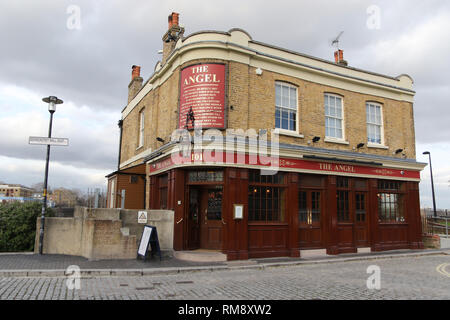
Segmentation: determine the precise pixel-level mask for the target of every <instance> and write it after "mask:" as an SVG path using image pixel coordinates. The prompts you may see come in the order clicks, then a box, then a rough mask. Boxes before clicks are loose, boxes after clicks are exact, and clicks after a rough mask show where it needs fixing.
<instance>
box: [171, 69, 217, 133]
mask: <svg viewBox="0 0 450 320" xmlns="http://www.w3.org/2000/svg"><path fill="white" fill-rule="evenodd" d="M180 78H181V79H180V81H181V83H180V105H179V110H178V111H179V112H178V127H179V128H180V129H193V128H194V127H193V125H192V121H189V119H188V118H189V116H188V114H189V111H190V110H191V108H192V112H193V117H194V118H195V127H199V126H201V127H202V128H204V129H206V128H216V129H224V128H225V65H224V64H218V63H209V64H197V65H193V66H189V67H186V68H184V69H183V70H181V77H180ZM187 120H188V121H187Z"/></svg>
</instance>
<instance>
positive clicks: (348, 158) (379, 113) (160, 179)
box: [107, 13, 425, 260]
mask: <svg viewBox="0 0 450 320" xmlns="http://www.w3.org/2000/svg"><path fill="white" fill-rule="evenodd" d="M162 40H163V54H162V60H161V61H160V62H158V63H157V64H156V66H155V68H154V72H153V74H152V75H151V76H150V77H149V78H148V79H147V80H146V81H145V82H144V80H143V78H142V77H141V76H140V67H139V66H133V68H132V79H131V82H130V84H129V86H128V88H129V92H128V103H127V105H126V106H125V108H124V109H123V110H122V119H121V120H120V121H119V127H120V151H119V161H118V163H119V165H118V169H117V171H115V172H113V173H111V174H109V175H108V176H107V178H108V206H109V207H111V208H120V207H122V208H127V209H147V210H152V209H166V210H172V211H173V212H174V226H173V227H174V242H173V243H174V244H173V246H174V248H173V249H174V250H176V251H185V250H196V249H209V250H216V251H218V252H222V253H224V254H225V255H226V257H227V259H228V260H241V259H250V258H262V257H286V256H287V257H299V256H300V253H301V252H303V250H309V249H326V253H327V254H332V255H336V254H341V253H351V252H358V250H360V249H361V248H366V249H365V250H367V248H370V250H371V251H384V250H393V249H421V248H423V243H422V236H421V220H420V211H419V181H420V171H421V170H423V169H424V167H425V164H424V163H419V162H417V161H416V159H415V157H416V151H415V133H414V118H413V98H414V95H415V92H414V90H413V80H412V79H411V77H409V76H408V75H405V74H403V75H400V76H397V77H392V76H387V75H382V74H377V73H374V72H369V71H364V70H361V69H357V68H354V67H351V66H349V65H348V63H347V61H345V60H344V59H343V51H342V50H338V51H336V53H335V56H334V58H335V59H334V60H333V61H328V60H324V59H320V58H316V57H312V56H308V55H305V54H302V53H298V52H294V51H291V50H289V49H284V48H280V47H276V46H274V45H270V44H266V43H262V42H259V41H256V40H253V39H252V37H251V36H250V35H249V34H248V33H247V32H246V31H244V30H242V29H237V28H235V29H231V30H229V31H228V32H222V31H211V30H208V31H200V32H195V33H192V34H190V35H188V36H185V35H184V28H183V27H181V26H180V25H179V15H178V14H177V13H172V14H171V15H170V16H169V28H168V30H167V32H166V33H165V34H164V36H163V38H162ZM194 129H195V130H194ZM174 132H175V133H176V134H174ZM177 132H178V133H177ZM180 132H181V134H180Z"/></svg>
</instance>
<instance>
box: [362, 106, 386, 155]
mask: <svg viewBox="0 0 450 320" xmlns="http://www.w3.org/2000/svg"><path fill="white" fill-rule="evenodd" d="M369 105H373V106H375V107H379V108H380V121H381V124H377V123H370V122H369V121H368V115H369V114H368V110H367V109H368V108H369ZM369 124H370V125H375V126H380V143H377V142H371V141H369ZM366 134H367V145H369V146H379V147H384V146H385V145H386V142H385V141H384V112H383V104H382V103H379V102H376V101H366Z"/></svg>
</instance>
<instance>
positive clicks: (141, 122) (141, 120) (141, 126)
mask: <svg viewBox="0 0 450 320" xmlns="http://www.w3.org/2000/svg"><path fill="white" fill-rule="evenodd" d="M144 125H145V114H144V110H142V111H141V112H139V146H138V148H140V147H142V146H143V145H144Z"/></svg>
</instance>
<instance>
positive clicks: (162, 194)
mask: <svg viewBox="0 0 450 320" xmlns="http://www.w3.org/2000/svg"><path fill="white" fill-rule="evenodd" d="M158 187H159V208H160V209H167V189H168V175H167V174H165V175H162V176H160V177H158Z"/></svg>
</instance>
